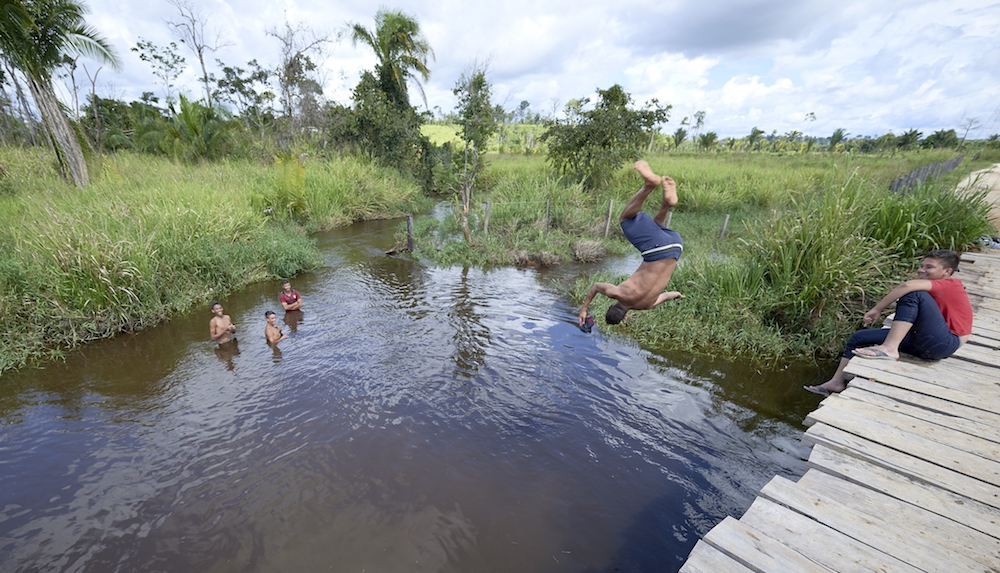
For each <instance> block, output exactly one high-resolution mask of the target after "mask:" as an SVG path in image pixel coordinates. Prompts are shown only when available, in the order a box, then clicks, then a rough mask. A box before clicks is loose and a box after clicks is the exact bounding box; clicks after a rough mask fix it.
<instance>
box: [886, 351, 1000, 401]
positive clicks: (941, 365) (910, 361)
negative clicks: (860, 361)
mask: <svg viewBox="0 0 1000 573" xmlns="http://www.w3.org/2000/svg"><path fill="white" fill-rule="evenodd" d="M869 362H871V361H870V360H869ZM901 364H907V365H910V369H909V371H910V372H914V373H920V372H921V371H923V373H920V374H919V375H920V376H923V377H925V378H926V377H927V374H926V373H927V372H932V373H933V374H934V375H933V377H931V379H930V380H929V381H931V382H934V383H936V384H941V385H948V386H949V387H951V386H954V385H955V384H957V383H962V384H964V385H965V386H968V385H970V384H972V386H973V387H974V388H973V391H975V392H981V391H982V387H981V386H980V385H979V384H978V383H979V382H986V383H988V384H991V385H993V386H997V387H998V388H1000V385H997V384H994V382H995V381H996V380H997V379H998V377H997V376H996V374H998V372H997V369H996V368H994V367H992V366H983V365H981V364H977V363H975V362H969V361H966V360H963V359H961V358H955V357H952V358H946V359H945V360H921V359H919V358H913V357H911V356H905V357H904V358H901V359H900V360H897V361H896V362H895V363H893V362H891V361H882V363H881V364H880V367H882V368H887V369H893V368H900V367H901V366H899V365H901Z"/></svg>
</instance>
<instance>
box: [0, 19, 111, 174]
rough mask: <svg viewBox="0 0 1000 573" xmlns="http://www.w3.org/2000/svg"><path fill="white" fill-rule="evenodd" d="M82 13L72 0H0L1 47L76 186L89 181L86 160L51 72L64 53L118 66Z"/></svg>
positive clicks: (66, 172)
mask: <svg viewBox="0 0 1000 573" xmlns="http://www.w3.org/2000/svg"><path fill="white" fill-rule="evenodd" d="M85 13H86V7H85V6H84V5H83V4H81V3H79V2H76V1H74V0H0V52H2V53H3V57H4V58H6V60H7V61H8V62H9V63H10V64H11V65H13V66H14V67H15V68H17V69H18V70H19V71H20V72H21V73H22V74H24V77H25V79H26V80H27V83H28V88H29V89H30V90H31V95H32V97H33V98H34V99H35V104H36V105H37V106H38V111H39V112H40V113H41V114H42V120H43V121H44V123H45V129H46V131H47V132H48V135H49V140H50V141H51V143H52V147H53V148H54V150H55V152H56V157H57V159H58V160H59V165H60V166H61V167H62V169H63V175H64V176H65V177H67V178H68V179H70V180H71V181H72V182H73V183H75V184H76V185H77V186H78V187H84V186H85V185H87V183H88V182H89V176H88V173H87V163H86V161H84V157H83V150H82V149H81V148H80V141H79V140H78V139H77V137H76V132H75V131H74V130H73V128H72V127H71V126H70V123H69V120H68V119H67V117H66V115H65V114H64V113H63V111H62V107H61V106H60V104H59V100H58V99H57V98H56V94H55V90H54V89H53V87H52V72H53V71H54V70H55V69H56V68H57V67H58V66H59V64H60V63H61V62H62V59H63V56H64V55H66V54H79V55H82V56H86V57H88V58H92V59H94V60H97V61H100V62H103V63H106V64H108V65H110V66H112V67H113V68H115V69H118V67H119V63H118V56H117V55H115V53H114V50H113V49H112V48H111V46H110V45H109V44H108V43H107V41H106V40H104V38H102V37H101V35H100V34H99V33H98V32H97V31H96V30H95V29H94V28H91V27H90V26H88V25H87V24H86V23H85V22H84V21H83V15H84V14H85Z"/></svg>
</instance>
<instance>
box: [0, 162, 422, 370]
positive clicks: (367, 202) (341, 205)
mask: <svg viewBox="0 0 1000 573" xmlns="http://www.w3.org/2000/svg"><path fill="white" fill-rule="evenodd" d="M0 164H2V165H3V166H4V167H5V169H4V173H3V176H2V178H0V245H3V249H2V251H0V315H2V316H3V317H4V321H3V325H2V326H0V336H2V337H3V340H4V341H5V343H4V344H3V345H2V346H0V372H3V371H5V370H8V369H10V368H16V367H20V366H22V365H24V364H25V363H27V362H29V361H34V360H47V359H51V358H55V357H58V356H60V355H61V354H62V353H63V352H64V351H65V350H66V349H69V348H73V347H74V346H76V345H79V344H82V343H86V342H88V341H90V340H95V339H99V338H106V337H109V336H114V335H115V334H118V333H121V332H129V331H134V330H138V329H142V328H146V327H148V326H151V325H154V324H157V323H159V322H161V321H163V320H166V319H168V318H169V317H170V316H171V315H172V314H173V313H175V312H178V311H181V310H185V309H188V308H190V307H191V306H192V305H195V304H206V303H208V302H210V301H211V300H212V299H216V298H221V297H223V296H225V294H226V293H229V292H232V291H234V290H237V289H240V288H242V287H244V286H246V285H248V284H251V283H254V282H257V281H261V280H272V279H276V278H278V277H284V276H293V275H295V274H297V273H299V272H301V271H303V270H306V269H309V268H312V267H314V266H316V265H317V264H319V263H320V258H319V255H318V251H317V249H316V246H315V244H314V241H313V239H311V238H310V236H309V233H310V232H312V231H316V230H321V229H325V228H332V227H336V226H340V225H346V224H350V223H351V222H353V221H357V220H364V219H378V218H390V217H399V216H402V215H403V214H405V213H409V212H413V211H415V210H425V209H427V208H429V203H428V201H427V200H426V199H425V198H423V197H422V196H421V194H420V192H419V189H418V187H417V185H416V184H415V183H414V182H412V181H408V180H406V179H404V178H403V177H401V176H400V175H399V174H398V173H396V172H395V171H392V170H387V169H383V168H379V167H377V166H375V165H373V164H371V163H369V162H366V161H362V160H358V159H355V158H333V159H329V160H320V159H314V160H309V159H305V160H304V162H303V160H302V159H300V158H292V157H288V158H284V159H283V160H279V161H277V162H275V163H274V164H272V165H262V164H259V163H254V162H247V161H224V162H217V163H204V164H200V165H193V166H192V165H179V164H175V163H172V162H170V161H169V160H165V159H161V158H155V157H150V156H145V155H135V154H129V153H120V154H116V155H114V156H109V157H103V158H101V159H100V165H99V170H97V171H98V173H99V175H98V176H97V177H95V181H94V182H93V184H92V185H90V186H89V187H87V188H86V189H82V190H79V189H75V188H70V187H68V186H67V185H66V184H65V183H64V182H63V181H62V180H61V178H60V177H59V175H58V173H57V172H56V167H55V165H54V164H53V162H52V160H51V157H50V156H49V155H48V154H47V152H45V151H35V150H24V149H19V148H2V149H0Z"/></svg>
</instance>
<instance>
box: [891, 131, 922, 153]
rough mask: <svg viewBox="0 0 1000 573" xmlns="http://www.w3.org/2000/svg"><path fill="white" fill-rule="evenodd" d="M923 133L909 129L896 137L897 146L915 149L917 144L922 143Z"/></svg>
mask: <svg viewBox="0 0 1000 573" xmlns="http://www.w3.org/2000/svg"><path fill="white" fill-rule="evenodd" d="M921 135H923V133H921V132H919V131H917V130H915V129H911V130H910V131H907V132H906V133H904V134H902V135H900V136H899V137H897V138H896V147H898V148H899V149H904V150H905V149H913V148H914V147H915V146H916V145H918V144H919V143H920V136H921Z"/></svg>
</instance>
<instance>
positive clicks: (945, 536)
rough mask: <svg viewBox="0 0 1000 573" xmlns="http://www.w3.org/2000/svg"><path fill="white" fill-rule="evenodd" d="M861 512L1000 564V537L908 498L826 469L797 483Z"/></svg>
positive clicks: (917, 538) (917, 539) (918, 536)
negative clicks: (875, 488) (859, 483)
mask: <svg viewBox="0 0 1000 573" xmlns="http://www.w3.org/2000/svg"><path fill="white" fill-rule="evenodd" d="M796 485H797V486H798V487H799V488H805V489H807V490H809V492H810V493H813V494H815V495H820V496H822V497H824V498H826V499H827V500H829V501H830V502H833V503H837V504H839V505H841V506H842V507H847V508H850V509H852V510H854V511H856V512H857V513H858V514H860V515H867V516H869V517H870V518H872V519H880V520H882V521H884V522H886V523H891V524H895V525H896V526H898V527H899V528H900V529H903V530H906V531H909V532H911V544H912V542H918V543H920V542H927V541H933V542H934V543H937V544H938V545H940V546H941V547H944V548H945V549H947V550H948V551H952V552H954V553H957V554H959V555H964V556H966V557H968V558H970V559H972V560H973V561H977V562H979V563H982V564H984V565H998V566H1000V539H997V538H995V537H991V536H989V535H986V534H984V533H982V532H979V531H976V530H975V529H972V528H971V527H969V526H967V525H964V524H962V523H958V522H956V521H954V520H951V519H948V518H945V517H942V516H940V515H937V514H936V513H932V512H930V511H927V510H926V509H923V508H922V507H921V506H920V505H919V502H920V500H914V501H913V502H906V501H901V500H899V499H896V498H894V497H891V496H888V495H886V494H884V493H881V492H877V491H875V490H873V489H869V488H867V487H864V486H861V485H858V484H856V483H852V482H849V481H847V480H843V479H840V478H838V477H835V476H833V475H830V474H828V473H825V472H820V471H816V470H808V471H806V473H805V475H804V476H802V478H801V479H800V480H799V481H798V483H797V484H796Z"/></svg>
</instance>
